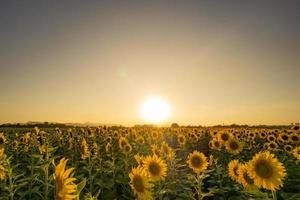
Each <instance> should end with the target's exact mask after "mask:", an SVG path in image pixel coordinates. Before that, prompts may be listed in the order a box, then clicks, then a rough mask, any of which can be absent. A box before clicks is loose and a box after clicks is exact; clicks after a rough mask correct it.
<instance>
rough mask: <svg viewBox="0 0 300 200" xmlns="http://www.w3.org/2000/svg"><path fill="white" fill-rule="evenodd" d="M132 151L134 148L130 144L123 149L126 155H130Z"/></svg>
mask: <svg viewBox="0 0 300 200" xmlns="http://www.w3.org/2000/svg"><path fill="white" fill-rule="evenodd" d="M131 151H132V147H131V145H130V144H129V143H128V144H127V145H126V146H125V147H124V148H123V152H124V153H125V154H129V153H131Z"/></svg>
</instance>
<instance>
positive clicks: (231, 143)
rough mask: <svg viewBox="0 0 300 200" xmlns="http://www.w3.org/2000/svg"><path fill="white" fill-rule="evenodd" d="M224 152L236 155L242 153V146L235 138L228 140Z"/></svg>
mask: <svg viewBox="0 0 300 200" xmlns="http://www.w3.org/2000/svg"><path fill="white" fill-rule="evenodd" d="M225 146H226V150H227V151H228V152H230V153H232V154H238V153H240V152H241V151H242V144H241V143H240V142H239V141H238V140H237V139H235V138H233V137H232V138H230V139H229V140H228V141H227V142H226V143H225Z"/></svg>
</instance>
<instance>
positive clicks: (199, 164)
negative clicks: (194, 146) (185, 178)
mask: <svg viewBox="0 0 300 200" xmlns="http://www.w3.org/2000/svg"><path fill="white" fill-rule="evenodd" d="M187 163H188V164H189V167H190V168H191V169H192V170H193V171H194V172H195V173H197V174H199V173H201V172H203V171H205V170H206V169H207V167H208V161H207V158H206V156H205V155H204V154H203V153H201V152H199V151H193V152H192V153H190V154H189V156H188V160H187Z"/></svg>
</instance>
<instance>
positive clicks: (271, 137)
mask: <svg viewBox="0 0 300 200" xmlns="http://www.w3.org/2000/svg"><path fill="white" fill-rule="evenodd" d="M267 140H268V141H269V142H274V141H275V140H276V137H275V136H274V135H268V137H267Z"/></svg>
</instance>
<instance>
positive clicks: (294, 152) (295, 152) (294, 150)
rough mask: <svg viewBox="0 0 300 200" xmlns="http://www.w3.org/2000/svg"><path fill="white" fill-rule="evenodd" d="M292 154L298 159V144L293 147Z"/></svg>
mask: <svg viewBox="0 0 300 200" xmlns="http://www.w3.org/2000/svg"><path fill="white" fill-rule="evenodd" d="M293 155H294V156H295V158H297V159H298V160H300V146H299V147H296V148H294V149H293Z"/></svg>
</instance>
